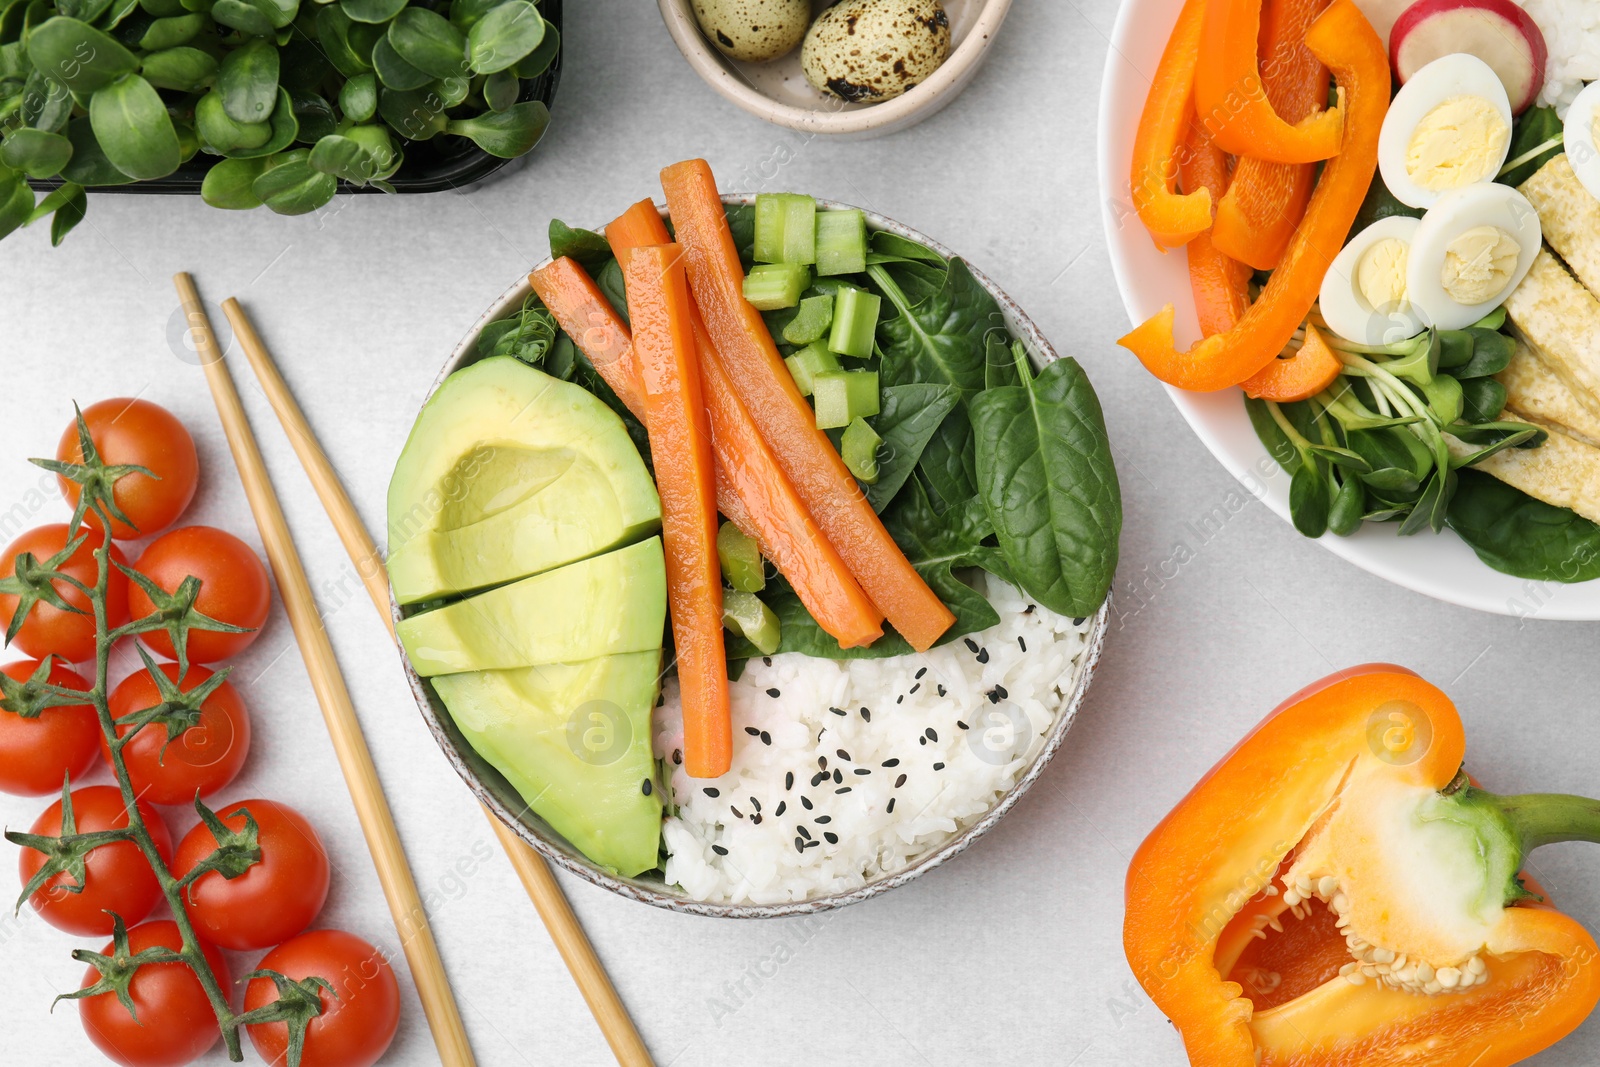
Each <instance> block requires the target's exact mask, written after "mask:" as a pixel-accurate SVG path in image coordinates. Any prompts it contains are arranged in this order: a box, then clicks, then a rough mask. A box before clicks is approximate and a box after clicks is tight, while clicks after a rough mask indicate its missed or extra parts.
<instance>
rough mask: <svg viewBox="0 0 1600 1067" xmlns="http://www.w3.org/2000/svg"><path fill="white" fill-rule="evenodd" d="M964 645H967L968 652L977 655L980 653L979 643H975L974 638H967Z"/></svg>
mask: <svg viewBox="0 0 1600 1067" xmlns="http://www.w3.org/2000/svg"><path fill="white" fill-rule="evenodd" d="M964 644H966V646H967V651H968V652H973V653H976V652H977V651H978V642H976V641H974V640H973V639H972V638H970V637H968V638H966V639H965V641H964Z"/></svg>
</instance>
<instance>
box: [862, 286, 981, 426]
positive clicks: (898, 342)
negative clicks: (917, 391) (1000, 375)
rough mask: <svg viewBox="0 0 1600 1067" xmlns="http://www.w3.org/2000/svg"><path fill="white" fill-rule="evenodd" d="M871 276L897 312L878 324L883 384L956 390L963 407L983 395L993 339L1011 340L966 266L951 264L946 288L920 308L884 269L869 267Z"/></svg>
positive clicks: (923, 303) (921, 304)
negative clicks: (929, 385)
mask: <svg viewBox="0 0 1600 1067" xmlns="http://www.w3.org/2000/svg"><path fill="white" fill-rule="evenodd" d="M867 275H868V277H870V278H871V279H872V281H873V282H874V284H875V285H876V286H877V287H878V289H879V291H880V292H881V293H882V295H883V296H884V297H885V298H886V299H887V300H888V302H889V304H890V306H892V307H893V308H894V311H895V313H894V314H893V315H892V316H886V317H885V319H884V320H883V321H881V322H879V324H878V336H879V339H880V340H881V341H882V342H884V344H883V367H882V370H881V371H880V373H881V374H882V379H883V384H884V385H909V384H912V383H914V382H932V383H935V384H939V385H953V386H955V387H956V388H957V389H960V390H961V393H962V398H963V400H964V401H970V400H971V399H972V397H974V396H976V395H977V394H978V393H981V392H983V390H984V386H985V385H986V384H987V382H986V367H985V364H986V358H985V354H986V352H987V344H988V339H989V337H990V335H991V334H994V335H996V336H999V337H1003V338H1006V339H1009V338H1010V334H1009V333H1008V332H1007V331H1006V322H1005V316H1004V315H1003V314H1001V312H1000V305H999V304H997V303H995V299H994V297H993V296H990V295H989V291H988V290H987V289H985V288H984V287H983V286H981V285H979V284H978V282H977V279H975V278H973V276H972V272H971V271H969V270H968V269H967V265H966V264H965V263H963V262H962V261H961V260H959V259H952V260H951V261H950V269H949V271H948V272H947V273H946V274H945V279H944V285H943V287H942V288H941V289H940V290H939V291H938V292H937V293H934V294H933V295H931V296H929V297H928V298H927V299H926V300H924V301H922V302H921V303H920V304H917V305H916V306H915V307H913V306H912V305H911V303H910V301H909V299H908V298H907V297H906V294H905V291H904V290H903V289H902V288H901V287H900V285H899V284H898V283H897V282H896V281H895V280H894V278H893V277H892V276H891V275H890V274H889V272H888V271H887V270H886V269H885V268H884V267H883V266H882V265H881V264H880V265H876V266H871V267H868V268H867Z"/></svg>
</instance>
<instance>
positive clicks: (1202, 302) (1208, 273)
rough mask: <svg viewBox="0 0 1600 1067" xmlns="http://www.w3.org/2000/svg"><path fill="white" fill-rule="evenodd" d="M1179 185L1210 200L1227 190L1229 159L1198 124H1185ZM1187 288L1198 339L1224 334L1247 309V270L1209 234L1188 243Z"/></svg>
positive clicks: (1200, 235) (1248, 291) (1248, 277)
mask: <svg viewBox="0 0 1600 1067" xmlns="http://www.w3.org/2000/svg"><path fill="white" fill-rule="evenodd" d="M1178 180H1179V182H1180V183H1181V185H1182V187H1183V188H1184V189H1186V190H1189V191H1191V192H1192V191H1195V190H1201V189H1203V190H1205V191H1206V192H1208V193H1209V194H1210V195H1211V196H1212V197H1213V198H1216V197H1220V196H1222V195H1223V194H1224V192H1225V191H1226V190H1227V188H1228V156H1227V153H1225V152H1223V151H1222V149H1220V148H1218V147H1217V146H1216V145H1215V144H1214V143H1212V140H1211V135H1210V134H1209V133H1207V132H1206V128H1205V127H1204V126H1202V125H1200V123H1198V122H1191V123H1190V124H1189V134H1188V137H1187V138H1186V139H1185V141H1184V145H1183V161H1182V163H1180V164H1179V167H1178ZM1188 253H1189V288H1190V289H1191V290H1192V291H1193V292H1194V310H1195V313H1196V314H1197V315H1198V316H1199V318H1200V334H1201V336H1203V337H1210V336H1211V335H1212V334H1214V333H1225V332H1226V331H1228V330H1231V329H1233V327H1234V326H1235V325H1236V324H1237V323H1238V321H1239V320H1240V319H1241V318H1243V317H1244V313H1245V309H1246V308H1248V307H1249V306H1250V268H1249V267H1247V266H1245V265H1244V264H1243V263H1240V262H1238V261H1237V260H1235V259H1231V258H1229V257H1228V256H1226V255H1224V254H1223V253H1222V252H1221V251H1220V250H1218V248H1217V246H1216V243H1215V242H1214V241H1213V240H1212V235H1211V234H1210V233H1202V234H1198V235H1196V237H1195V239H1194V240H1192V241H1190V242H1189V248H1188Z"/></svg>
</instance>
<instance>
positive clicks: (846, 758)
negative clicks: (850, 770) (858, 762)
mask: <svg viewBox="0 0 1600 1067" xmlns="http://www.w3.org/2000/svg"><path fill="white" fill-rule="evenodd" d="M837 755H838V757H839V758H840V759H842V760H844V761H845V762H846V763H849V762H850V753H848V752H846V751H845V750H844V749H842V748H841V749H839V751H838V753H837Z"/></svg>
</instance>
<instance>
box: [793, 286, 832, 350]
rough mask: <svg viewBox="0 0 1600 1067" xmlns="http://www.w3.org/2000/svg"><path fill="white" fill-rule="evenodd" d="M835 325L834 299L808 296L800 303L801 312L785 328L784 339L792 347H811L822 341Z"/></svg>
mask: <svg viewBox="0 0 1600 1067" xmlns="http://www.w3.org/2000/svg"><path fill="white" fill-rule="evenodd" d="M832 323H833V297H831V296H808V297H805V298H803V299H802V300H801V301H800V311H799V313H798V314H797V315H795V317H794V318H792V319H790V320H789V324H788V325H787V326H785V327H784V328H783V339H784V340H785V341H788V342H789V343H790V344H792V345H809V344H811V343H812V342H813V341H820V340H822V336H823V334H826V333H827V332H828V327H829V326H830V325H832Z"/></svg>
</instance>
